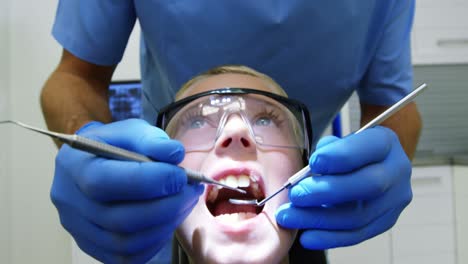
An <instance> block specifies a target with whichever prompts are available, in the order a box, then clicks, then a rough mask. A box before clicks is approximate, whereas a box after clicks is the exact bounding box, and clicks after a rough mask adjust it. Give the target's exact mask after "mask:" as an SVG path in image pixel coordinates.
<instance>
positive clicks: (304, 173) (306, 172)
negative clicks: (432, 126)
mask: <svg viewBox="0 0 468 264" xmlns="http://www.w3.org/2000/svg"><path fill="white" fill-rule="evenodd" d="M426 87H427V84H425V83H423V84H422V85H420V86H419V87H418V88H416V89H415V90H413V91H412V92H411V93H409V94H408V95H407V96H405V97H404V98H402V99H401V100H400V101H398V102H396V103H395V104H394V105H392V106H391V107H390V108H388V109H387V110H385V111H384V112H383V113H382V114H380V115H379V116H377V117H376V118H374V119H372V120H371V121H370V122H369V123H367V124H366V125H364V126H363V127H361V128H360V129H359V130H357V131H356V132H354V134H358V133H360V132H362V131H364V130H366V129H368V128H372V127H375V126H377V125H379V124H380V123H382V122H383V121H385V120H386V119H387V118H389V117H390V116H392V115H393V114H394V113H396V112H397V111H398V110H400V109H401V108H402V107H404V106H405V105H407V104H408V103H410V102H411V101H412V100H413V99H414V98H415V97H416V96H417V95H419V94H420V93H421V92H422V91H423V90H424V89H425V88H426ZM308 176H320V175H319V174H314V173H311V172H310V166H306V167H304V168H302V169H301V170H300V171H298V172H297V173H296V174H294V175H293V176H291V177H290V178H289V179H287V180H286V183H285V184H284V185H283V186H282V187H281V188H279V189H278V190H277V191H276V192H274V193H273V194H271V195H270V196H268V197H266V198H264V199H263V200H261V201H258V200H257V199H254V200H241V199H229V202H230V203H232V204H237V205H256V206H263V205H264V204H265V203H266V202H268V201H269V200H270V199H271V198H273V197H275V196H276V195H278V194H279V193H280V192H282V191H283V190H284V189H287V188H291V187H292V186H294V185H296V184H297V183H298V182H300V181H301V180H302V179H304V178H306V177H308Z"/></svg>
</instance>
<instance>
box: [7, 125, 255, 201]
mask: <svg viewBox="0 0 468 264" xmlns="http://www.w3.org/2000/svg"><path fill="white" fill-rule="evenodd" d="M5 123H12V124H16V125H18V126H20V127H23V128H26V129H29V130H32V131H35V132H38V133H41V134H44V135H47V136H50V137H52V138H55V139H58V140H60V141H61V142H63V143H65V144H68V145H69V146H70V147H72V148H75V149H79V150H83V151H86V152H89V153H91V154H94V155H97V156H101V157H106V158H111V159H117V160H127V161H138V162H155V160H152V159H150V158H148V157H147V156H144V155H141V154H139V153H136V152H132V151H129V150H126V149H123V148H119V147H116V146H112V145H109V144H106V143H102V142H99V141H95V140H92V139H89V138H85V137H82V136H78V135H69V134H63V133H57V132H52V131H48V130H43V129H40V128H36V127H32V126H29V125H26V124H24V123H21V122H18V121H13V120H5V121H0V124H5ZM182 169H184V170H185V173H186V174H187V177H188V178H189V179H190V180H192V181H196V182H204V183H208V184H214V185H219V186H222V187H224V188H226V189H229V190H233V191H237V192H240V193H244V194H245V193H247V192H246V191H245V190H242V189H238V188H234V187H231V186H229V185H226V184H224V183H221V182H218V181H215V180H212V179H210V178H207V177H206V176H204V175H203V174H202V173H201V172H198V171H193V170H189V169H185V168H182Z"/></svg>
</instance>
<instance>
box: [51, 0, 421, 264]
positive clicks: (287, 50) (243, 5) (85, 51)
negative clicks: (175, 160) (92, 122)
mask: <svg viewBox="0 0 468 264" xmlns="http://www.w3.org/2000/svg"><path fill="white" fill-rule="evenodd" d="M413 13H414V0H348V1H311V0H255V1H246V0H241V1H213V0H196V1H182V0H134V1H130V0H118V1H116V0H98V1H96V0H60V1H59V5H58V8H57V14H56V19H55V23H54V26H53V36H54V37H55V38H56V39H57V41H58V42H59V43H60V44H61V45H62V46H63V48H65V49H66V50H68V51H69V52H71V53H73V54H74V55H75V56H77V57H79V58H81V59H83V60H86V61H88V62H91V63H95V64H98V65H115V64H117V63H118V62H119V61H120V60H121V58H122V55H123V53H124V50H125V46H126V44H127V41H128V37H129V35H130V33H131V31H132V29H133V26H134V24H135V21H136V19H138V20H139V23H140V27H141V30H142V33H141V51H140V52H141V74H142V76H141V78H142V83H143V100H142V105H143V112H144V119H146V120H147V121H149V122H150V123H154V122H155V120H156V116H157V113H158V110H159V109H160V108H161V107H163V106H164V105H166V104H168V103H170V102H171V101H172V100H173V98H174V95H175V93H176V92H177V90H178V88H179V87H180V86H181V85H182V84H183V83H185V82H186V81H188V80H189V79H190V78H192V77H193V76H194V75H196V74H199V73H201V72H204V71H206V70H208V69H209V68H212V67H214V66H219V65H224V64H243V65H247V66H250V67H252V68H254V69H256V70H258V71H260V72H263V73H266V74H268V75H269V76H271V77H272V78H273V79H275V80H276V81H277V82H278V83H279V84H280V85H281V86H282V87H283V88H284V89H285V90H286V92H287V93H288V94H289V96H290V97H291V98H295V99H299V100H301V101H302V102H304V103H305V104H306V105H307V106H308V107H309V110H310V113H311V117H312V126H313V132H314V139H313V141H314V142H316V141H317V140H318V138H319V137H320V135H321V134H322V132H323V130H324V129H325V128H326V126H327V125H328V123H329V122H330V121H331V120H332V119H333V117H334V116H335V115H336V113H337V112H338V111H339V110H340V108H341V106H342V105H343V104H344V103H345V102H346V100H347V99H348V98H349V96H350V95H351V93H352V92H353V91H355V90H357V92H358V94H359V97H360V100H361V102H364V103H367V104H374V105H390V104H393V103H394V102H396V101H397V100H399V99H400V98H402V97H403V96H404V95H406V94H407V93H409V92H410V91H411V90H412V66H411V58H410V57H411V56H410V30H411V25H412V19H413ZM169 247H170V245H169V244H168V247H166V248H165V250H162V251H161V252H160V253H159V254H160V255H159V256H157V257H156V258H155V259H154V261H155V262H157V263H165V262H168V261H169V260H168V257H169V256H170V248H169ZM161 259H165V260H166V261H164V260H161ZM161 261H162V262H161Z"/></svg>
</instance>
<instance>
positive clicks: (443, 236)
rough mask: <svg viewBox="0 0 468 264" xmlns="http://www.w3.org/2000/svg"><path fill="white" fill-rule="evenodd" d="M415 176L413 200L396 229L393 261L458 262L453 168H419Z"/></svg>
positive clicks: (393, 243)
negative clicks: (456, 256)
mask: <svg viewBox="0 0 468 264" xmlns="http://www.w3.org/2000/svg"><path fill="white" fill-rule="evenodd" d="M411 178H412V180H411V183H412V188H413V201H412V202H411V203H410V205H409V206H408V207H407V208H406V209H405V210H404V211H403V213H402V214H401V215H400V218H399V219H398V222H397V224H396V225H395V226H394V227H393V229H392V234H393V236H392V249H393V260H394V262H393V263H395V264H404V263H405V264H406V263H426V264H430V263H434V264H436V263H446V264H450V263H451V264H454V263H455V253H456V246H455V245H456V244H455V219H454V202H453V184H452V167H451V166H430V167H417V168H414V169H413V175H412V176H411Z"/></svg>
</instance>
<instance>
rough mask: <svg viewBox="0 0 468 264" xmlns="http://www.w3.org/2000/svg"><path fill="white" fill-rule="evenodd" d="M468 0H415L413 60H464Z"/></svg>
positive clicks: (467, 46)
mask: <svg viewBox="0 0 468 264" xmlns="http://www.w3.org/2000/svg"><path fill="white" fill-rule="evenodd" d="M467 13H468V1H466V0H421V1H416V15H415V19H414V25H413V32H412V56H413V58H412V59H413V64H454V63H455V64H456V63H468V15H467Z"/></svg>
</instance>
